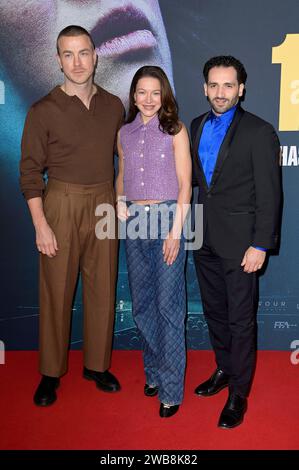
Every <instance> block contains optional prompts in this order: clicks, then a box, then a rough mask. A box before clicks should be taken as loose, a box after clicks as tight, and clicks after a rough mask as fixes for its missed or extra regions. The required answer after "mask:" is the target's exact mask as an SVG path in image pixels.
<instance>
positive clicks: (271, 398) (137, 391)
mask: <svg viewBox="0 0 299 470" xmlns="http://www.w3.org/2000/svg"><path fill="white" fill-rule="evenodd" d="M213 367H214V362H213V354H212V353H211V352H210V351H189V353H188V370H187V377H186V389H185V400H184V403H183V405H182V406H181V408H180V410H179V412H178V413H177V414H176V415H175V416H174V417H172V418H169V419H161V418H160V417H159V415H158V409H159V403H158V400H157V397H155V398H147V397H145V396H144V395H143V385H144V377H143V369H142V358H141V352H140V351H114V352H113V361H112V367H111V371H113V373H115V375H117V377H118V378H119V380H120V382H121V384H122V391H121V392H120V393H117V394H107V393H104V392H101V391H99V390H98V389H97V388H96V386H95V384H94V382H89V381H86V380H83V378H82V377H81V374H82V355H81V352H77V351H73V352H71V353H70V364H69V372H68V374H67V375H66V376H65V377H63V379H62V381H61V385H60V388H59V389H58V400H57V402H56V404H55V405H53V406H51V407H49V408H38V407H36V406H35V405H33V403H32V395H33V392H34V389H35V387H36V385H37V383H38V381H39V375H38V373H37V371H36V369H37V353H36V352H31V351H30V352H29V351H27V352H8V353H6V364H5V365H0V377H1V391H0V416H1V426H0V449H98V450H100V449H107V450H108V449H109V450H115V449H120V450H123V449H145V450H146V449H163V450H166V449H169V450H174V449H178V450H180V449H191V450H192V449H197V450H202V449H208V450H213V449H299V433H298V427H299V406H298V390H299V365H298V366H295V365H292V364H291V363H290V353H289V352H272V351H260V352H259V354H258V363H257V370H256V376H255V381H254V385H253V389H252V393H251V396H250V400H249V404H248V412H247V414H246V415H245V420H244V423H243V424H242V425H241V426H240V427H238V428H236V429H234V430H221V429H218V428H217V420H218V416H219V413H220V411H221V409H222V407H223V405H224V403H225V401H226V397H227V390H223V391H221V392H220V393H219V394H218V395H215V396H214V397H210V398H199V397H196V396H195V395H194V393H193V389H194V388H195V387H196V385H198V383H199V382H201V381H202V380H204V379H206V378H207V377H208V376H209V374H210V373H211V372H212V370H213Z"/></svg>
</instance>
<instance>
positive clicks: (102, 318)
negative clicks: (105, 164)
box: [40, 179, 117, 377]
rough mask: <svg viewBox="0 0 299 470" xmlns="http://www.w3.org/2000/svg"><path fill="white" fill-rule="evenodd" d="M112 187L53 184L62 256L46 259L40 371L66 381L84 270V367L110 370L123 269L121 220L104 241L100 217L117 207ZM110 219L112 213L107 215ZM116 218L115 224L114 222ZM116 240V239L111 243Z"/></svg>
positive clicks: (50, 205) (51, 199) (51, 216)
mask: <svg viewBox="0 0 299 470" xmlns="http://www.w3.org/2000/svg"><path fill="white" fill-rule="evenodd" d="M114 201H115V199H114V190H113V185H112V183H110V182H107V183H102V184H97V185H78V184H69V183H64V182H62V181H58V180H54V179H51V180H49V182H48V185H47V189H46V193H45V198H44V212H45V216H46V219H47V221H48V224H49V225H50V227H51V228H52V230H53V232H54V234H55V236H56V239H57V243H58V252H57V255H56V256H55V257H53V258H49V257H48V256H46V255H43V254H41V255H40V372H41V374H44V375H49V376H52V377H60V376H61V375H63V374H64V373H65V372H66V370H67V357H68V345H69V337H70V324H71V308H72V302H73V297H74V291H75V286H76V282H77V278H78V273H79V271H80V272H81V275H82V290H83V308H84V331H83V355H84V359H83V360H84V366H85V367H87V368H88V369H92V370H96V371H100V372H103V371H105V370H106V369H108V368H109V365H110V356H111V344H112V336H113V323H114V300H115V298H114V296H115V281H116V270H117V237H116V236H115V233H114V226H115V217H114V213H113V215H112V216H110V219H109V220H110V222H112V224H111V226H110V229H109V230H108V231H109V232H110V235H109V237H107V238H105V239H98V238H97V236H96V233H95V228H96V224H97V223H98V222H99V221H101V220H102V221H103V218H100V217H98V216H96V215H95V210H96V207H97V206H99V205H100V204H110V205H111V207H112V208H114ZM103 217H107V214H106V213H105V215H103ZM112 219H113V220H112ZM111 235H114V238H111Z"/></svg>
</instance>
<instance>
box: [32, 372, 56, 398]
mask: <svg viewBox="0 0 299 470" xmlns="http://www.w3.org/2000/svg"><path fill="white" fill-rule="evenodd" d="M59 382H60V380H59V378H58V377H48V376H47V375H43V377H42V379H41V381H40V383H39V386H38V387H37V389H36V392H35V394H34V397H33V401H34V403H35V404H36V405H37V406H49V405H52V403H54V402H55V401H56V399H57V395H56V391H55V390H56V388H57V387H58V386H59Z"/></svg>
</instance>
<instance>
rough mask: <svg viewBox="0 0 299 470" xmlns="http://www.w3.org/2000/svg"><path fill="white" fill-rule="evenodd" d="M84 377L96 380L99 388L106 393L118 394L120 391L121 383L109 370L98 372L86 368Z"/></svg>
mask: <svg viewBox="0 0 299 470" xmlns="http://www.w3.org/2000/svg"><path fill="white" fill-rule="evenodd" d="M83 377H84V379H87V380H94V381H95V383H96V384H97V387H98V388H100V389H101V390H103V391H104V392H118V391H119V390H120V384H119V381H118V380H117V378H116V377H114V375H112V374H111V373H110V372H109V371H108V370H105V372H98V371H95V370H91V369H87V368H86V367H84V369H83Z"/></svg>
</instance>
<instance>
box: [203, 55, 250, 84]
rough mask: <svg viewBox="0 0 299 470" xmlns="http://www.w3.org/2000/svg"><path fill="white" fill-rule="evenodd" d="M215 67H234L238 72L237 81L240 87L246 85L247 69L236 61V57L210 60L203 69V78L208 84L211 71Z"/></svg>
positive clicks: (229, 56) (225, 56)
mask: <svg viewBox="0 0 299 470" xmlns="http://www.w3.org/2000/svg"><path fill="white" fill-rule="evenodd" d="M213 67H234V69H235V70H236V72H237V80H238V83H239V85H240V84H241V83H243V84H244V85H245V83H246V79H247V73H246V70H245V67H244V65H243V64H242V63H241V62H240V61H239V60H238V59H235V57H233V56H231V55H219V56H217V57H212V58H211V59H209V60H208V61H207V62H206V63H205V65H204V68H203V76H204V78H205V82H206V83H208V77H209V71H210V70H211V69H212V68H213Z"/></svg>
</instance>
